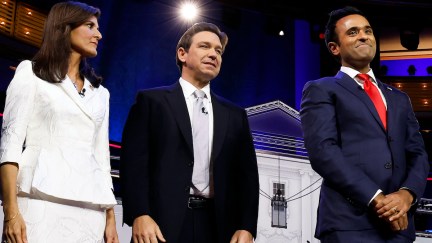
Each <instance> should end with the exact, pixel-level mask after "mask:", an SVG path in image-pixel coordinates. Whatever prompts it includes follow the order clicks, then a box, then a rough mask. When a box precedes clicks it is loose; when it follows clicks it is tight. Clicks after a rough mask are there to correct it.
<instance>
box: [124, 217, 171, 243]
mask: <svg viewBox="0 0 432 243" xmlns="http://www.w3.org/2000/svg"><path fill="white" fill-rule="evenodd" d="M132 239H133V242H134V243H142V242H145V243H157V242H158V240H159V241H162V242H166V240H165V238H164V237H163V235H162V232H161V231H160V229H159V226H158V225H157V224H156V222H155V221H154V220H153V219H152V218H151V217H150V216H148V215H143V216H140V217H138V218H136V219H135V220H134V222H133V225H132Z"/></svg>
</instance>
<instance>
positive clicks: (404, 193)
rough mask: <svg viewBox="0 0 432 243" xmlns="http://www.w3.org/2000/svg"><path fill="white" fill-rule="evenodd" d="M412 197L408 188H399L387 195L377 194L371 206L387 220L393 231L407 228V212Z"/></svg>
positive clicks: (379, 215) (380, 216)
mask: <svg viewBox="0 0 432 243" xmlns="http://www.w3.org/2000/svg"><path fill="white" fill-rule="evenodd" d="M413 199H414V198H413V196H412V195H411V193H410V192H409V191H408V190H404V189H401V190H399V191H396V192H393V193H390V194H388V195H384V194H383V193H380V194H378V195H377V196H376V197H375V198H374V200H373V202H372V203H373V204H372V206H373V209H374V211H375V212H376V214H377V215H378V217H379V218H381V219H383V220H384V221H386V222H388V223H389V224H390V228H391V229H392V230H393V231H401V230H406V229H407V228H408V216H407V212H408V210H409V209H410V207H411V203H412V201H413Z"/></svg>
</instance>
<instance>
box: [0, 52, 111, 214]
mask: <svg viewBox="0 0 432 243" xmlns="http://www.w3.org/2000/svg"><path fill="white" fill-rule="evenodd" d="M84 87H85V89H86V91H85V97H81V96H80V95H79V94H78V92H77V90H76V89H75V87H74V85H73V83H72V81H71V80H70V79H69V78H68V77H66V79H65V80H63V82H61V83H49V82H47V81H44V80H42V79H40V78H38V77H37V76H36V75H35V74H34V73H33V70H32V63H31V61H28V60H26V61H23V62H21V63H20V64H19V65H18V67H17V69H16V72H15V76H14V78H13V79H12V81H11V83H10V84H9V87H8V89H7V93H6V105H5V109H4V113H3V125H2V131H1V132H2V136H1V144H0V163H4V162H15V163H18V165H19V171H18V178H17V186H18V192H23V193H28V194H36V195H37V196H39V197H41V198H45V199H49V198H51V199H52V197H54V198H59V199H67V200H74V201H81V202H86V203H90V204H96V205H100V206H101V207H102V208H108V207H112V206H114V205H115V204H116V200H115V197H114V194H113V185H112V179H111V174H110V171H111V166H110V153H109V139H108V118H109V92H108V90H107V89H105V88H104V87H102V86H99V88H95V87H93V86H91V84H90V82H89V81H88V80H85V84H84ZM23 146H24V150H23Z"/></svg>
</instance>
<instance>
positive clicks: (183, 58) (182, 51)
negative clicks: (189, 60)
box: [177, 47, 187, 62]
mask: <svg viewBox="0 0 432 243" xmlns="http://www.w3.org/2000/svg"><path fill="white" fill-rule="evenodd" d="M177 56H178V59H179V60H180V61H181V62H186V56H187V52H186V50H185V49H184V48H183V47H180V48H179V49H178V50H177Z"/></svg>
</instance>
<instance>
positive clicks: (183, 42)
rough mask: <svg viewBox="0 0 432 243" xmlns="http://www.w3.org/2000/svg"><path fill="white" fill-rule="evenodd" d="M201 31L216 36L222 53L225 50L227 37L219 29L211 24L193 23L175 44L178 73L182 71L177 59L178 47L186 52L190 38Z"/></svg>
mask: <svg viewBox="0 0 432 243" xmlns="http://www.w3.org/2000/svg"><path fill="white" fill-rule="evenodd" d="M203 31H209V32H212V33H214V34H216V35H217V36H218V37H219V40H220V42H221V44H222V52H223V51H224V50H225V47H226V45H227V43H228V36H227V35H226V34H225V33H224V32H222V31H221V30H220V29H219V27H217V26H216V25H215V24H212V23H206V22H200V23H195V24H193V25H192V26H191V27H190V28H189V29H188V30H186V32H185V33H184V34H183V35H182V37H181V38H180V40H179V42H178V43H177V47H176V61H177V66H178V68H179V69H180V72H181V71H182V66H183V63H182V62H181V61H180V59H179V57H178V53H177V51H178V49H179V48H180V47H183V48H184V49H185V51H186V52H188V51H189V48H190V46H191V44H192V37H193V36H194V35H196V34H197V33H199V32H203Z"/></svg>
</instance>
